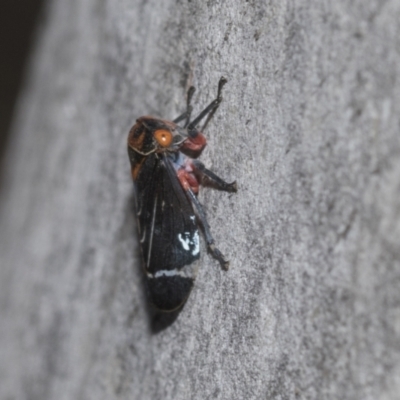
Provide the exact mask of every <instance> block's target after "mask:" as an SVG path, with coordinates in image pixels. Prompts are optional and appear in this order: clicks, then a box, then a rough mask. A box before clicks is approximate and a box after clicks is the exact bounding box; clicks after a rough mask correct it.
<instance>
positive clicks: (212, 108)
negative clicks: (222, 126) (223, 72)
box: [187, 76, 228, 131]
mask: <svg viewBox="0 0 400 400" xmlns="http://www.w3.org/2000/svg"><path fill="white" fill-rule="evenodd" d="M226 82H228V81H227V80H226V78H224V77H223V76H222V77H221V79H220V80H219V83H218V93H217V98H216V99H215V100H213V101H212V102H211V103H210V104H209V105H208V106H207V107H206V108H205V109H204V110H203V111H202V112H201V113H200V114H199V115H198V116H197V117H196V118H195V119H194V120H193V121H192V122H191V123H190V124H189V125H188V127H187V128H188V131H191V130H192V129H193V128H195V126H196V125H197V124H198V123H199V122H200V121H201V120H202V119H203V118H204V117H205V116H206V115H207V114H209V115H208V117H207V119H206V121H205V122H204V124H203V127H202V129H201V131H203V130H204V129H205V128H206V127H207V125H208V123H209V122H210V120H211V118H212V117H213V115H214V114H215V111H217V109H218V107H219V105H220V104H221V101H222V96H221V93H222V88H223V87H224V85H225V83H226Z"/></svg>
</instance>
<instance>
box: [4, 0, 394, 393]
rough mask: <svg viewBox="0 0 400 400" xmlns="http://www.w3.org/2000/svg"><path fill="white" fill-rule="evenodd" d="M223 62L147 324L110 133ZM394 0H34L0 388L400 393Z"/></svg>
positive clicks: (206, 93) (199, 99)
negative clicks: (195, 264) (188, 205)
mask: <svg viewBox="0 0 400 400" xmlns="http://www.w3.org/2000/svg"><path fill="white" fill-rule="evenodd" d="M221 75H224V76H226V77H227V78H228V80H229V83H228V84H227V85H226V90H225V92H224V102H223V103H222V105H221V107H220V109H219V111H218V113H217V114H216V116H215V118H214V120H213V121H212V123H211V124H210V126H209V129H208V131H207V133H206V134H207V137H208V139H209V144H208V147H207V148H206V150H205V152H204V154H203V155H202V158H201V159H202V161H203V162H204V163H205V164H206V165H207V166H208V167H209V168H211V169H212V170H214V171H215V172H216V173H217V174H219V175H221V176H222V177H225V178H226V179H227V180H231V179H236V180H237V182H238V186H239V192H238V193H237V195H228V194H226V193H221V192H218V191H213V190H209V189H204V190H202V192H201V194H200V199H201V201H202V202H203V204H204V205H205V207H206V211H207V214H208V218H209V222H210V225H211V228H212V231H213V233H214V236H215V238H216V240H217V242H218V244H219V246H220V248H221V250H222V251H223V252H224V253H225V254H226V255H227V256H229V258H230V260H231V268H230V270H229V271H228V272H224V271H221V269H220V268H219V265H218V263H217V262H216V261H215V260H214V259H212V258H211V257H210V256H209V255H207V254H206V251H205V249H204V244H203V247H202V252H203V253H202V258H201V268H200V271H199V275H198V278H197V281H196V285H195V288H194V290H193V291H192V294H191V296H190V298H189V300H188V302H187V304H186V306H185V308H184V309H183V310H182V312H181V313H180V315H179V316H178V317H177V319H176V320H175V321H174V322H173V323H172V324H171V325H170V326H168V327H167V328H165V329H163V330H161V331H159V332H154V331H153V330H152V329H151V325H152V320H151V315H150V313H149V312H148V308H147V306H146V304H147V303H146V294H145V292H144V290H143V281H142V275H141V270H140V269H141V267H140V257H139V250H138V244H137V235H136V225H135V219H134V216H133V210H132V182H131V178H130V171H129V162H128V158H127V154H126V136H127V132H128V130H129V128H130V127H131V125H132V124H133V123H134V121H135V119H136V118H137V117H139V116H141V115H145V114H154V115H158V116H161V117H164V118H169V119H171V118H174V117H176V116H177V115H178V114H179V113H180V112H182V111H183V109H184V104H185V92H186V90H187V88H188V86H189V85H190V84H194V85H195V86H197V92H196V94H195V97H194V105H195V112H196V111H199V110H200V109H201V108H202V107H203V106H204V105H205V104H207V103H208V102H209V101H210V100H211V99H212V98H213V96H214V95H215V90H216V85H217V82H218V79H219V77H220V76H221ZM399 77H400V2H398V1H396V0H387V1H380V0H375V1H374V0H358V1H349V0H347V1H345V0H337V1H334V2H326V1H319V0H312V1H304V0H303V1H281V0H272V1H268V2H257V1H251V0H250V1H239V0H233V1H229V2H222V1H207V2H206V1H197V0H193V1H175V0H167V1H156V0H149V1H128V0H121V1H109V0H104V1H97V0H80V1H69V0H54V1H51V2H49V5H48V10H47V14H46V23H45V25H44V27H43V29H42V32H41V34H40V38H39V41H38V44H37V46H36V51H35V54H34V57H33V59H32V62H31V68H30V74H29V79H28V82H27V86H26V89H25V91H24V93H23V96H22V98H21V101H20V105H19V111H18V114H17V116H16V119H15V121H14V129H13V139H12V142H11V144H10V146H9V150H8V153H7V158H6V162H5V164H4V167H3V175H4V179H3V184H2V187H1V197H0V263H1V269H0V310H1V320H0V398H1V399H4V400H12V399H15V400H25V399H27V400H28V399H29V400H31V399H32V400H33V399H35V400H36V399H37V400H46V399H58V400H62V399H96V400H98V399H177V400H179V399H214V398H215V399H371V400H372V399H373V400H376V399H379V400H389V399H393V400H395V399H399V398H400V290H399V287H400V244H399V241H400V133H399V129H400V79H399Z"/></svg>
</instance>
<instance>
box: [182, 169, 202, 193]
mask: <svg viewBox="0 0 400 400" xmlns="http://www.w3.org/2000/svg"><path fill="white" fill-rule="evenodd" d="M177 175H178V179H179V182H180V183H181V185H182V187H183V189H184V190H188V189H191V190H192V192H193V193H194V194H197V193H199V182H198V180H197V179H196V177H195V176H194V175H193V173H192V172H189V171H187V170H185V169H184V168H181V169H179V170H178V171H177Z"/></svg>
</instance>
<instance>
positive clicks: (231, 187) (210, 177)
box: [192, 160, 237, 193]
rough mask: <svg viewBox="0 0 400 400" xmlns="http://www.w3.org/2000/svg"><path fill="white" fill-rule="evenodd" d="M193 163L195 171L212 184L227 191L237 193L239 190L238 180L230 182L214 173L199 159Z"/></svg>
mask: <svg viewBox="0 0 400 400" xmlns="http://www.w3.org/2000/svg"><path fill="white" fill-rule="evenodd" d="M192 165H193V167H194V172H195V173H196V174H197V175H199V176H200V178H201V179H202V180H204V179H206V180H207V181H208V182H209V184H210V186H212V187H214V188H215V189H218V190H223V191H225V192H230V193H235V192H237V184H236V181H234V182H232V183H229V182H226V181H224V180H223V179H221V178H220V177H219V176H217V175H216V174H214V172H212V171H210V170H209V169H207V168H206V167H205V165H204V164H203V163H202V162H201V161H199V160H193V161H192Z"/></svg>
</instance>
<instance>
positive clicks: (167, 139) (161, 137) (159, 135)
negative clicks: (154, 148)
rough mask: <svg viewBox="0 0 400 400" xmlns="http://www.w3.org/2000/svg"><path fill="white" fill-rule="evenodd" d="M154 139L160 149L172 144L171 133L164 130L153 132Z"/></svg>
mask: <svg viewBox="0 0 400 400" xmlns="http://www.w3.org/2000/svg"><path fill="white" fill-rule="evenodd" d="M154 137H155V139H156V140H157V142H158V144H159V145H160V146H161V147H168V146H170V145H171V143H172V133H171V132H170V131H167V130H165V129H157V130H156V131H155V132H154Z"/></svg>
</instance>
